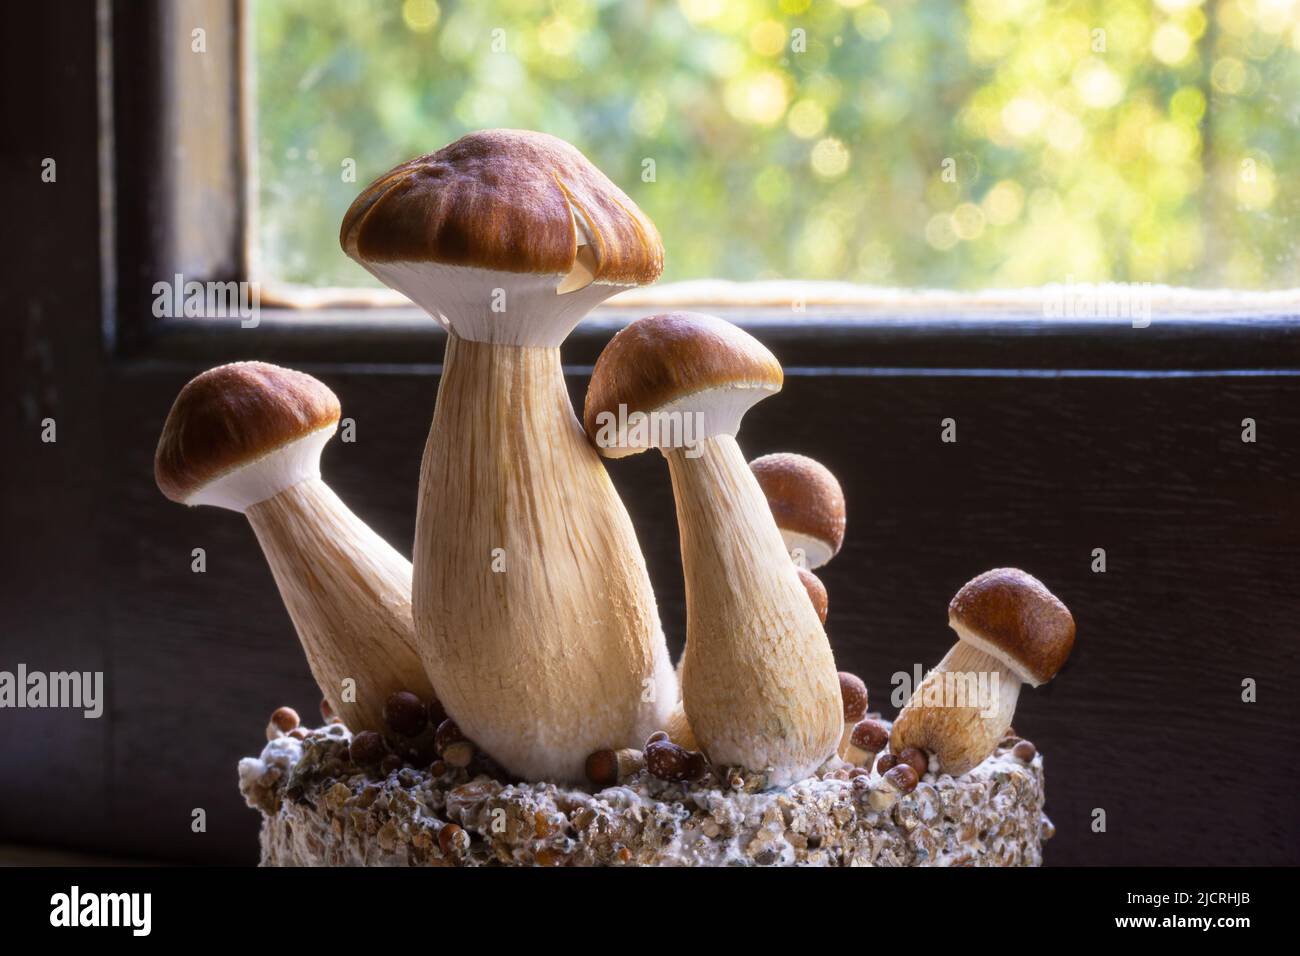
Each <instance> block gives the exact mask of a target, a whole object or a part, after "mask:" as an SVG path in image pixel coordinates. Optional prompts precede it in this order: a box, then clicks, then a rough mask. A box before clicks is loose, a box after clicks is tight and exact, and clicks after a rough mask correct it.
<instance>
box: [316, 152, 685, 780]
mask: <svg viewBox="0 0 1300 956" xmlns="http://www.w3.org/2000/svg"><path fill="white" fill-rule="evenodd" d="M340 242H341V244H342V246H343V249H344V250H345V251H346V252H347V254H348V255H349V256H351V257H352V258H353V259H355V260H357V262H359V263H360V264H361V265H363V266H364V267H365V268H366V269H368V270H369V271H370V272H372V273H373V274H374V275H376V276H377V277H378V278H379V279H380V280H382V281H383V282H385V283H386V284H388V285H390V286H392V287H393V288H394V289H397V290H398V291H400V292H402V293H404V294H405V295H407V296H408V297H409V298H411V299H412V300H413V301H414V302H415V303H416V304H417V305H419V306H420V307H421V308H423V309H424V310H425V311H427V312H428V313H429V314H430V315H431V316H433V317H434V318H436V319H437V320H438V321H439V322H441V323H442V324H443V325H444V326H445V327H446V328H447V330H448V339H447V350H446V356H445V358H444V360H443V372H442V379H441V381H440V383H439V386H438V400H437V405H436V408H435V410H434V415H433V424H432V426H431V428H430V429H429V438H428V442H427V444H426V446H425V452H424V462H423V465H422V467H421V469H420V490H419V510H418V515H417V519H416V533H415V553H414V563H415V583H414V602H415V626H416V632H417V634H418V636H419V647H420V652H421V654H422V655H423V657H424V661H425V665H426V668H427V671H428V674H429V676H430V678H431V679H432V680H433V684H434V686H435V687H436V689H437V691H438V697H439V699H440V700H441V701H442V703H443V705H444V706H445V707H446V710H447V712H448V713H449V714H450V715H451V716H452V717H453V718H454V719H455V721H456V723H457V724H458V725H459V727H460V729H461V730H462V731H463V732H464V733H465V735H466V736H467V737H469V738H470V739H472V740H474V741H475V742H476V743H478V744H479V745H480V746H482V747H483V748H484V749H486V750H487V751H488V752H489V753H491V754H492V756H493V757H494V758H496V759H497V760H498V761H499V762H500V763H501V764H502V765H503V766H505V767H506V768H507V769H508V770H510V771H511V772H512V773H514V774H516V775H518V776H521V777H525V778H528V779H534V780H537V779H554V780H561V781H575V782H576V781H581V780H582V779H584V766H585V763H586V758H587V756H588V754H590V753H592V752H594V751H596V750H600V749H603V748H613V749H618V748H622V747H640V746H641V744H642V742H643V741H644V740H645V738H646V736H647V735H648V734H649V733H651V732H653V731H654V730H657V729H658V728H659V727H660V726H662V724H663V723H664V720H665V719H666V718H667V716H668V711H669V709H670V708H671V707H672V706H673V704H674V702H675V700H676V697H677V688H676V681H675V678H674V676H673V672H672V667H671V664H670V663H669V660H668V651H667V646H666V645H665V643H664V638H663V632H662V630H661V628H660V625H659V615H658V610H657V608H656V607H655V601H654V594H653V592H652V591H651V588H650V578H649V575H648V574H647V572H646V567H645V559H644V558H643V557H642V554H641V549H640V546H639V545H638V543H637V539H636V533H635V531H634V530H633V527H632V522H631V520H630V518H629V517H628V515H627V511H626V510H625V509H624V507H623V503H622V501H620V500H619V497H618V494H617V492H615V490H614V486H613V484H612V483H611V482H610V480H609V476H608V475H607V473H606V471H605V468H604V465H603V463H602V462H601V461H600V458H599V456H598V455H597V454H596V452H595V450H594V449H593V448H592V447H591V445H590V444H589V443H588V442H587V440H586V436H585V435H584V434H583V431H582V427H581V425H579V424H578V422H577V420H576V418H575V417H574V413H573V407H572V405H571V404H570V402H569V395H568V391H567V390H566V388H565V383H564V372H563V370H562V368H561V365H560V349H559V346H560V345H561V343H562V342H563V341H564V339H565V337H566V336H567V335H568V334H569V332H570V331H572V329H573V327H574V326H575V325H576V324H577V323H578V322H579V321H580V320H581V319H582V317H583V316H584V315H586V314H587V313H588V312H589V311H590V310H591V309H592V308H594V307H595V306H596V305H597V304H599V303H600V302H602V301H604V300H605V299H607V298H608V297H609V296H611V295H613V294H614V293H616V292H618V291H620V290H621V289H625V288H628V287H630V286H636V285H641V284H645V283H649V282H653V281H654V280H655V279H656V278H658V276H659V274H660V272H661V271H662V269H663V246H662V244H661V243H660V240H659V235H658V233H657V232H656V230H655V227H654V225H653V224H652V223H651V222H650V220H649V219H647V218H646V217H645V215H644V214H642V213H641V211H640V210H639V209H637V207H636V206H635V204H633V202H632V201H631V200H630V199H629V198H628V197H627V196H626V195H624V194H623V192H622V191H621V190H619V189H618V187H616V186H615V185H614V184H613V183H611V182H610V181H609V180H608V179H607V178H606V177H605V176H604V175H603V174H602V173H601V172H600V171H599V170H597V169H596V168H595V167H594V166H592V165H591V163H590V162H588V161H587V159H586V158H585V157H584V156H583V155H582V154H581V153H580V152H578V150H576V149H574V148H573V147H572V146H570V145H569V144H568V143H565V142H563V141H561V140H558V139H556V138H554V137H552V136H547V135H544V134H541V133H530V132H521V131H517V130H489V131H485V132H479V133H473V134H471V135H469V136H466V137H464V138H462V139H460V140H457V141H456V142H454V143H452V144H451V145H450V146H447V147H445V148H443V149H441V150H439V151H438V152H436V153H432V154H430V155H428V156H422V157H420V158H418V159H413V160H411V161H410V162H407V163H403V164H402V165H401V166H398V167H397V168H395V169H394V170H392V171H391V172H389V173H387V174H385V175H384V176H381V177H380V178H379V179H378V180H376V181H375V182H374V183H372V184H371V185H370V186H368V187H367V188H366V189H365V190H364V191H363V192H362V193H361V195H360V196H359V197H358V198H357V199H356V201H355V202H353V204H352V207H351V208H350V209H349V210H348V212H347V215H346V216H345V218H344V220H343V225H342V229H341V232H340Z"/></svg>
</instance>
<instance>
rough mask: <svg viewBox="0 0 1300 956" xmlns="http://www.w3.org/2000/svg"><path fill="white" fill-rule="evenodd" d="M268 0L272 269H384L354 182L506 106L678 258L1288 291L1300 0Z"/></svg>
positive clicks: (306, 272)
mask: <svg viewBox="0 0 1300 956" xmlns="http://www.w3.org/2000/svg"><path fill="white" fill-rule="evenodd" d="M252 13H253V18H254V20H253V27H254V35H255V39H256V57H255V63H256V69H257V73H258V76H257V85H256V89H257V103H256V115H257V120H258V133H257V137H258V139H257V169H258V177H259V181H258V184H257V187H258V192H257V195H258V202H259V210H258V218H257V222H258V230H259V231H258V235H257V237H256V238H257V241H258V246H259V251H260V260H261V264H262V269H263V271H264V273H265V275H266V276H268V277H272V278H276V279H281V280H287V281H291V282H299V283H306V284H314V285H344V286H346V285H362V284H366V285H369V284H373V281H374V280H372V279H371V278H370V277H369V276H368V275H366V274H365V273H364V272H363V271H362V270H360V269H359V268H358V267H357V266H356V265H355V264H354V263H352V262H351V261H350V260H348V259H347V258H346V257H345V256H344V255H343V254H342V253H341V252H340V251H339V249H338V245H337V230H338V224H339V221H340V220H341V218H342V216H343V212H344V210H346V209H347V207H348V205H349V203H350V202H351V201H352V199H353V198H354V197H355V195H356V194H357V193H358V192H359V191H360V190H361V188H362V187H363V186H364V185H365V184H366V182H368V181H369V180H370V179H371V178H373V177H375V176H377V175H379V174H380V173H382V172H384V171H386V170H387V169H389V168H390V167H392V166H393V165H395V164H396V163H398V162H399V161H401V160H404V159H407V158H409V157H411V156H414V155H417V154H420V153H424V152H429V151H431V150H434V149H437V148H438V147H440V146H442V145H444V144H446V143H448V142H450V141H451V140H453V139H455V138H456V137H458V136H460V135H463V134H464V133H465V132H468V131H470V130H472V129H477V128H482V127H487V126H513V127H522V128H530V129H540V130H545V131H547V132H551V133H554V134H556V135H558V136H561V137H564V138H566V139H568V140H570V141H571V142H573V143H575V144H576V145H577V146H578V147H579V148H581V149H582V150H583V151H584V152H585V153H586V154H587V155H588V156H590V157H591V159H592V160H593V162H595V163H596V164H597V165H598V166H599V167H600V168H602V169H603V170H605V172H606V173H607V174H608V175H609V176H610V177H611V178H612V179H613V180H614V181H615V182H617V183H618V184H619V185H620V186H622V187H623V188H624V189H625V190H626V191H627V192H628V194H629V195H630V196H631V197H632V198H633V200H635V201H636V202H637V203H638V204H639V205H640V206H641V207H642V208H643V209H645V211H646V212H647V213H648V214H649V215H650V216H651V218H653V219H654V221H655V223H656V224H657V226H658V227H659V230H660V232H661V233H662V235H663V237H664V242H665V246H666V249H667V254H668V255H667V270H666V273H665V278H666V279H669V280H673V279H694V278H707V277H724V278H731V279H755V278H774V277H789V278H818V279H838V280H846V281H855V282H864V283H877V284H894V285H906V286H935V287H949V288H959V289H969V288H982V287H1000V286H1018V285H1033V284H1042V283H1050V282H1062V281H1065V280H1066V278H1067V276H1072V277H1073V279H1074V281H1078V282H1084V281H1151V282H1167V283H1171V284H1181V285H1199V286H1209V287H1219V286H1233V285H1240V286H1248V287H1267V288H1291V287H1295V286H1300V245H1298V243H1297V237H1298V236H1300V229H1298V228H1297V227H1298V225H1300V176H1297V175H1296V174H1295V170H1296V168H1297V165H1300V0H1156V2H1155V3H1152V4H1147V3H1141V2H1139V0H1074V2H1071V3H1068V4H1065V3H1054V2H1050V0H959V2H956V3H953V2H951V0H818V2H811V0H664V2H660V3H654V4H622V3H617V2H612V0H548V2H544V3H543V2H539V0H347V2H342V0H255V2H254V3H253V5H252ZM349 163H352V164H354V166H355V169H356V178H355V180H350V179H348V178H347V176H346V174H345V171H346V169H347V168H348V165H349ZM648 171H649V172H648Z"/></svg>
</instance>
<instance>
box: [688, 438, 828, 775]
mask: <svg viewBox="0 0 1300 956" xmlns="http://www.w3.org/2000/svg"><path fill="white" fill-rule="evenodd" d="M701 452H702V453H701ZM664 455H665V457H666V458H667V459H668V465H669V470H670V472H671V474H672V481H673V494H674V497H675V498H676V501H677V522H678V528H679V530H680V533H681V547H682V568H683V571H684V574H685V580H686V613H687V636H686V653H685V656H684V658H683V664H682V691H683V695H682V696H683V702H684V703H685V707H686V713H687V715H688V717H689V720H690V726H691V729H692V730H693V731H694V734H695V737H696V739H697V740H698V741H699V743H700V746H701V747H702V748H703V749H704V751H705V753H707V754H708V756H709V759H710V760H711V761H712V762H713V763H714V764H715V765H739V766H743V767H746V768H749V769H751V770H755V771H767V772H768V779H769V782H770V783H771V784H773V785H775V786H783V785H786V784H789V783H793V782H795V781H796V780H800V779H803V778H805V777H807V776H808V775H810V774H812V773H813V772H814V771H816V769H817V768H818V767H819V766H820V765H821V764H822V763H824V762H825V761H826V760H827V759H828V758H829V757H831V756H832V755H833V754H834V753H835V748H836V745H837V744H838V743H839V739H840V733H841V731H842V729H843V725H844V705H843V703H842V701H841V699H840V687H839V677H838V674H837V671H836V669H835V660H834V657H833V656H832V654H831V648H830V643H829V642H828V641H827V639H826V634H825V632H824V631H823V630H822V626H821V623H820V622H819V621H818V619H817V612H816V611H815V610H814V609H813V606H812V603H811V602H810V601H809V600H808V594H807V592H806V590H805V589H804V586H803V583H802V582H801V581H800V580H799V576H798V573H797V572H796V570H795V566H794V564H793V563H792V562H791V561H790V557H789V554H788V553H787V552H786V549H785V545H784V543H783V542H782V540H781V532H780V531H779V530H778V529H777V527H776V522H775V521H774V520H773V518H772V513H771V510H770V509H769V508H768V506H767V500H766V498H764V496H763V491H762V489H761V488H760V487H759V485H758V481H757V480H756V479H755V478H754V476H753V474H752V473H751V472H750V470H749V465H748V464H747V463H746V461H745V456H744V455H743V454H742V453H741V451H740V447H739V446H738V445H737V444H736V440H735V438H733V437H732V436H731V435H729V434H722V435H718V436H717V437H714V438H708V439H705V440H704V441H703V442H701V443H700V444H699V445H697V446H695V447H693V448H690V449H687V448H676V449H669V450H665V452H664ZM693 456H697V457H693Z"/></svg>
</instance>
